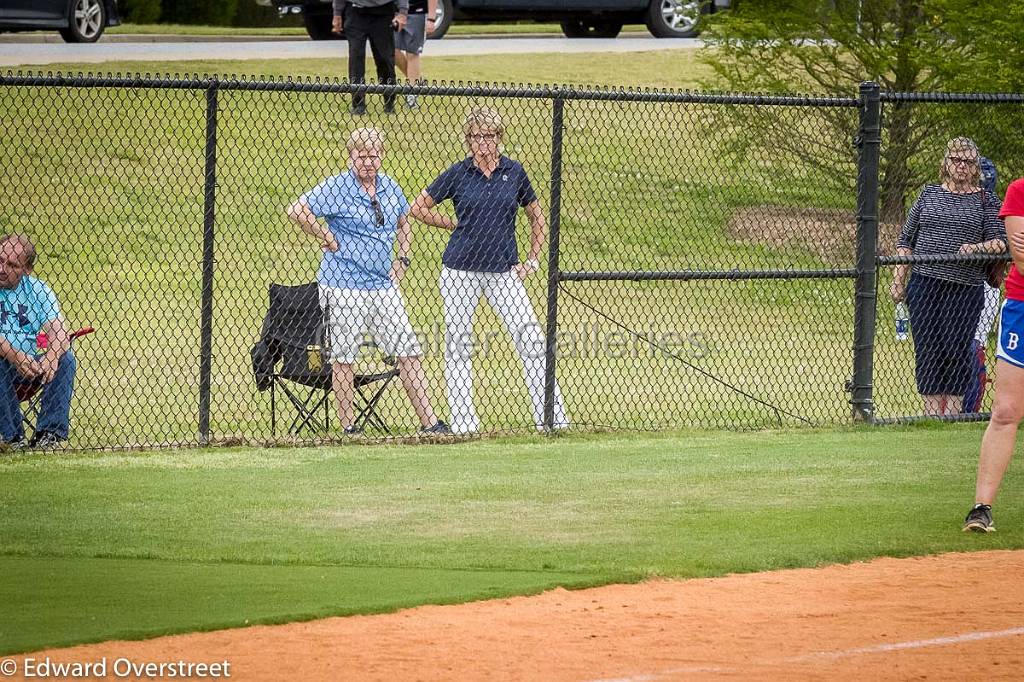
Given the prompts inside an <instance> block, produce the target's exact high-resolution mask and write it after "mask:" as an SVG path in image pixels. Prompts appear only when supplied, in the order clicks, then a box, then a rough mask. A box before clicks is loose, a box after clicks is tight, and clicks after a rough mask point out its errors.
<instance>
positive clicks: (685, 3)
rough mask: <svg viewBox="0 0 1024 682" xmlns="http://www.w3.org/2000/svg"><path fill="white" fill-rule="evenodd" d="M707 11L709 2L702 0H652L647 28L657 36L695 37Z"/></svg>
mask: <svg viewBox="0 0 1024 682" xmlns="http://www.w3.org/2000/svg"><path fill="white" fill-rule="evenodd" d="M705 12H707V3H704V2H701V1H700V0H695V1H693V2H691V1H689V0H651V4H650V6H649V7H648V8H647V30H648V31H650V32H651V34H652V35H654V37H656V38H694V37H696V35H697V34H698V33H700V24H701V18H702V17H703V15H704V13H705Z"/></svg>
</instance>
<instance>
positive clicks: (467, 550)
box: [0, 425, 1024, 653]
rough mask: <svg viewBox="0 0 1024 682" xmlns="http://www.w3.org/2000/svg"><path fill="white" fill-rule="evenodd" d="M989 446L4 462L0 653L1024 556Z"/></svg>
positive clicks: (234, 453) (703, 441)
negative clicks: (985, 506) (969, 512)
mask: <svg viewBox="0 0 1024 682" xmlns="http://www.w3.org/2000/svg"><path fill="white" fill-rule="evenodd" d="M980 436H981V429H980V427H978V426H976V425H967V426H962V425H961V426H957V427H951V426H944V427H942V426H939V427H936V426H926V427H916V428H894V429H873V428H864V429H839V430H834V431H826V430H802V431H775V432H759V433H743V434H729V433H722V432H699V431H693V432H682V433H666V434H661V435H642V436H614V435H607V434H606V435H593V436H570V437H566V438H561V439H558V440H556V441H554V442H552V441H549V440H545V439H540V438H517V439H498V440H492V441H480V442H472V443H461V444H455V445H450V446H439V445H434V446H428V445H424V446H401V447H394V446H391V447H389V446H366V447H345V448H334V449H329V448H317V449H288V450H281V449H278V450H258V449H247V450H205V451H185V452H164V453H138V454H80V455H70V456H67V455H65V456H59V455H45V456H22V457H17V458H8V459H4V460H0V504H2V506H3V509H4V515H3V518H2V519H0V538H3V543H2V549H0V571H2V573H3V575H4V580H3V583H2V586H0V601H2V603H3V604H4V605H5V609H4V613H5V616H4V618H3V621H2V623H0V653H9V652H13V651H25V650H32V649H38V648H41V647H46V646H56V645H62V644H71V643H74V642H83V641H96V640H103V639H110V638H115V637H116V638H121V637H127V638H139V637H148V636H153V635H157V634H161V633H167V632H181V631H191V630H197V629H210V628H215V627H229V626H240V625H243V624H246V623H256V622H280V621H286V620H293V619H299V618H309V617H315V616H324V615H329V614H349V613H367V612H379V611H388V610H393V609H396V608H400V607H404V606H410V605H414V604H420V603H446V602H459V601H466V600H472V599H479V598H484V597H494V596H500V595H508V594H517V593H531V592H535V591H539V590H542V589H547V588H551V587H553V586H556V585H564V586H569V587H573V586H583V585H592V584H598V583H605V582H613V581H633V580H639V579H642V578H645V577H649V576H669V577H680V578H686V577H694V576H715V575H722V574H727V573H733V572H745V571H760V570H769V569H778V568H787V567H797V566H815V565H819V564H825V563H831V562H849V561H857V560H862V559H868V558H871V557H875V556H880V555H888V556H910V555H921V554H930V553H935V552H944V551H961V550H973V549H979V548H986V549H992V548H1019V547H1021V546H1024V511H1022V509H1021V508H1020V505H1017V504H1014V503H1013V502H1012V501H1013V500H1016V499H1019V498H1020V496H1021V494H1022V493H1024V478H1022V477H1021V475H1020V468H1019V467H1013V468H1011V470H1010V472H1009V474H1008V477H1007V479H1006V482H1005V485H1004V489H1003V491H1002V499H1005V500H1007V501H1008V502H1007V504H1006V505H1005V506H998V507H997V509H996V511H997V524H998V527H999V529H1000V530H999V532H998V533H996V534H994V535H990V536H977V535H964V534H962V533H961V532H960V530H959V522H960V519H961V516H962V514H963V513H964V512H965V511H966V507H967V505H968V504H969V502H970V500H971V495H972V491H973V474H974V468H975V464H976V461H977V449H978V443H979V440H980Z"/></svg>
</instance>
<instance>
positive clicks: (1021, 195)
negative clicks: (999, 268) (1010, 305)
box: [999, 178, 1024, 301]
mask: <svg viewBox="0 0 1024 682" xmlns="http://www.w3.org/2000/svg"><path fill="white" fill-rule="evenodd" d="M1007 216H1021V217H1024V178H1020V179H1018V180H1014V181H1013V182H1011V183H1010V186H1009V187H1007V188H1006V199H1005V200H1004V201H1003V209H1002V210H1001V211H999V217H1000V218H1004V219H1005V218H1006V217H1007ZM1006 298H1008V299H1010V300H1011V301H1024V276H1022V275H1021V274H1020V271H1019V270H1018V269H1017V266H1016V265H1013V266H1011V267H1010V274H1009V275H1008V276H1007V278H1006Z"/></svg>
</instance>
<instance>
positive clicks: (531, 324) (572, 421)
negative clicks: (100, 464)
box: [0, 74, 1024, 448]
mask: <svg viewBox="0 0 1024 682" xmlns="http://www.w3.org/2000/svg"><path fill="white" fill-rule="evenodd" d="M389 89H390V90H391V91H397V93H398V95H399V97H398V103H399V106H398V107H397V110H396V111H395V112H394V113H389V112H386V111H385V110H384V107H383V103H382V98H381V95H382V94H383V93H385V92H388V91H389ZM356 91H358V92H366V93H368V94H369V96H368V101H369V108H368V111H367V113H366V114H365V115H363V116H353V115H352V114H351V113H350V111H349V107H350V98H351V95H352V94H353V92H356ZM412 94H415V95H417V96H418V101H417V105H418V106H417V108H409V107H407V106H403V105H404V103H405V96H406V95H412ZM910 104H913V106H914V107H915V111H923V110H926V109H928V108H929V107H932V108H934V109H935V111H934V114H929V115H932V116H933V118H934V120H936V121H946V122H947V123H948V122H949V121H950V120H956V121H959V122H960V123H962V125H960V126H953V127H956V128H957V130H962V134H967V135H972V136H974V137H976V138H977V139H978V140H979V142H981V141H983V140H985V139H986V138H985V135H984V134H982V132H981V131H982V130H983V129H985V126H986V122H989V123H991V121H992V120H994V119H998V120H999V121H1000V125H1010V124H1013V123H1016V122H1018V121H1019V118H1020V115H1021V107H1020V104H1021V100H1020V99H1019V98H1011V97H1004V98H989V99H985V98H975V99H973V100H969V101H968V100H965V101H964V102H959V101H954V100H951V99H949V98H945V99H943V98H935V101H930V100H927V98H923V100H922V101H913V102H910V101H908V100H906V99H903V98H900V97H898V96H895V95H888V94H882V93H879V92H878V91H877V88H872V87H871V86H869V85H865V86H864V87H863V88H862V92H861V93H860V96H859V97H851V98H818V97H771V96H757V95H728V96H727V95H698V94H690V93H670V92H669V93H666V92H644V91H628V92H627V91H617V90H602V89H591V90H588V89H567V88H541V87H537V88H534V87H504V86H502V87H491V86H461V85H460V86H448V85H436V86H424V87H418V88H410V87H397V86H378V85H363V86H351V85H348V84H341V83H334V82H308V81H307V82H293V81H273V80H269V81H268V80H218V79H211V78H198V77H195V78H173V79H171V78H164V79H160V78H150V77H139V76H131V77H120V76H114V77H109V76H108V77H92V76H89V77H81V76H79V77H62V76H47V77H42V76H21V75H17V76H15V75H10V74H9V75H7V76H5V77H0V111H3V112H4V113H3V114H0V116H2V120H3V125H2V126H0V137H2V143H3V145H4V148H5V150H7V152H6V154H5V157H4V161H3V163H4V165H5V168H4V173H3V176H4V178H5V183H4V188H3V190H2V193H0V197H2V199H0V221H2V225H0V228H2V231H3V232H4V233H9V234H21V235H27V236H28V237H29V238H30V239H31V240H32V242H34V244H35V248H36V250H37V253H38V256H37V259H36V263H35V268H34V272H33V273H32V274H33V275H34V276H35V277H37V278H38V279H39V280H41V281H44V282H46V283H48V284H49V286H50V287H52V289H53V291H54V293H55V295H56V298H57V299H58V300H59V303H60V309H61V311H62V314H63V318H64V319H65V320H66V326H67V327H68V329H69V330H74V329H78V328H80V327H93V328H95V330H96V332H95V334H90V335H88V336H83V337H81V338H79V339H77V340H76V341H75V342H74V354H75V356H76V358H77V368H78V369H77V374H76V376H75V382H74V396H73V399H72V404H71V430H70V439H69V441H68V443H69V444H70V446H72V447H81V448H98V447H133V446H147V447H148V446H160V445H185V444H195V443H200V444H205V443H241V442H249V443H262V442H300V441H301V442H307V441H315V440H321V439H338V438H347V437H348V435H347V434H345V427H349V430H350V431H360V432H362V433H363V434H365V435H367V436H370V437H376V436H381V437H389V436H390V437H401V436H412V435H417V434H420V433H422V431H421V430H422V429H428V430H429V431H430V432H431V433H432V434H436V433H437V432H438V431H442V432H443V431H445V430H447V429H449V428H450V429H452V430H454V431H455V432H457V433H472V432H515V431H520V432H522V431H533V430H537V429H549V430H550V429H559V428H564V427H568V428H574V429H594V428H612V429H667V428H674V427H681V426H691V425H695V426H711V427H740V428H753V427H763V426H774V425H783V426H788V425H800V424H815V425H818V424H836V423H848V422H849V421H850V420H851V419H867V420H871V421H884V420H886V419H900V418H907V417H911V416H914V415H918V414H920V413H921V412H922V410H923V409H924V408H923V407H922V405H921V400H920V396H919V395H918V394H917V391H916V390H915V384H914V366H915V361H914V354H913V349H912V346H913V345H914V344H913V342H905V341H901V340H896V339H895V336H894V333H893V325H894V323H893V320H894V316H895V309H894V306H893V304H892V302H891V299H890V298H889V296H888V290H889V286H890V282H891V279H892V276H891V275H892V266H893V264H894V263H896V262H897V261H898V260H899V258H900V257H899V256H897V255H896V252H895V241H894V240H895V236H896V234H897V233H898V225H897V222H898V221H897V222H894V219H895V218H894V216H897V213H898V211H895V210H888V213H887V212H886V211H887V208H886V207H888V206H896V205H898V206H900V207H901V210H902V211H905V210H906V208H907V207H908V205H909V203H908V202H909V201H910V200H912V199H913V196H912V193H911V192H910V191H909V190H910V189H911V186H912V185H913V187H912V189H913V191H914V192H916V191H917V189H918V188H919V187H920V178H921V177H923V176H924V175H925V174H926V173H925V169H926V168H933V169H934V168H937V167H938V163H939V161H940V160H941V156H942V151H943V149H944V145H945V142H946V139H947V138H946V137H944V135H945V132H946V130H948V129H949V128H950V126H949V125H945V124H944V125H939V124H936V125H935V126H934V130H930V131H929V132H928V134H926V135H923V138H924V141H923V143H921V145H920V148H919V149H917V150H916V151H915V152H914V153H913V154H909V155H907V158H906V159H903V161H900V160H899V159H896V160H894V159H893V158H892V157H891V156H887V155H886V149H887V147H886V145H887V144H889V141H890V137H891V135H892V131H891V130H890V127H891V125H892V124H891V122H892V121H896V120H898V119H899V117H898V116H890V115H889V109H887V108H895V107H907V106H909V105H910ZM951 111H955V112H959V113H958V114H957V116H958V118H957V117H954V119H950V112H951ZM470 112H476V113H475V118H472V119H471V120H469V121H468V124H467V114H469V113H470ZM918 115H920V114H918ZM367 128H372V129H374V130H375V131H377V132H376V133H375V132H372V131H366V130H361V129H367ZM1018 129H1019V128H1018ZM360 130H361V132H360ZM916 130H921V128H920V127H918V128H916ZM378 134H379V136H378ZM381 139H382V140H383V144H380V143H379V142H380V140H381ZM897 142H898V140H897ZM983 146H984V145H983ZM1002 149H1003V148H1000V147H997V146H996V145H995V143H994V142H993V144H992V151H991V152H989V151H988V150H987V149H983V150H982V151H983V153H986V154H988V155H989V156H990V157H992V158H993V159H994V160H995V161H996V162H997V164H998V165H999V167H1000V187H1001V188H1005V185H1006V183H1007V182H1008V181H1009V180H1010V179H1012V177H1013V174H1015V173H1019V172H1020V171H1021V170H1024V169H1021V168H1020V165H1019V161H1018V160H1019V159H1020V158H1024V157H1019V156H1012V151H1013V150H1012V149H1010V148H1009V147H1006V148H1005V149H1006V152H1007V153H1006V154H1005V155H1001V151H1002ZM499 152H500V155H499ZM492 162H493V163H492ZM350 164H352V165H350ZM492 166H493V167H492ZM917 166H920V168H918V167H917ZM897 170H899V172H903V173H904V174H905V175H906V177H905V178H904V179H903V181H902V184H901V183H900V182H895V181H894V178H895V177H896V172H897ZM371 171H372V172H371ZM915 173H916V174H915ZM374 174H376V175H374ZM388 179H390V180H388ZM930 181H932V182H936V181H937V177H936V178H935V179H932V180H930ZM915 183H916V184H915ZM894 187H895V189H893V188H894ZM903 190H906V191H903ZM893 191H897V192H899V191H903V194H904V195H905V196H903V198H902V199H901V200H900V202H895V203H893V202H892V201H891V200H890V198H889V197H890V194H891V193H892V192H893ZM887 201H888V202H889V203H886V202H887ZM879 205H881V206H882V209H881V211H882V212H881V214H880V213H879V208H878V207H879ZM403 216H408V217H407V218H405V217H403ZM899 217H900V219H902V216H899ZM430 223H434V225H431V224H430ZM453 228H454V229H453ZM335 247H336V248H337V250H336V251H335V250H334V249H335ZM998 257H999V256H991V257H989V256H967V257H965V258H967V259H970V258H975V259H981V260H985V259H986V258H998ZM406 258H407V259H408V265H407V266H406V265H404V264H403V263H404V259H406ZM893 258H895V259H896V260H893ZM909 258H910V261H913V258H914V256H910V257H909ZM15 265H17V263H15ZM395 280H400V284H399V285H398V286H397V287H393V286H392V282H394V281H395ZM0 284H2V282H0ZM275 285H284V286H281V287H278V286H275ZM303 285H306V286H303ZM395 292H400V294H399V295H398V296H396V295H395ZM3 293H4V292H3V291H0V294H3ZM325 302H326V303H327V304H328V305H327V308H326V309H324V308H323V307H322V304H323V303H325ZM43 317H47V316H46V315H43ZM12 319H13V318H12ZM11 324H20V323H18V322H17V321H14V322H11ZM4 325H5V333H7V332H11V333H12V334H15V333H24V329H22V328H20V327H19V328H15V327H9V326H7V325H8V320H7V316H6V315H5V316H4ZM30 327H31V325H30ZM912 330H913V325H911V332H910V333H911V334H912V333H913V331H912ZM989 345H991V344H989ZM989 350H990V351H991V349H989ZM26 352H28V351H26ZM5 357H7V356H5ZM7 364H8V365H11V369H12V371H11V372H8V375H9V379H10V382H11V384H12V386H13V385H20V384H21V383H25V377H24V376H19V375H18V374H15V373H13V371H14V369H15V368H14V365H13V364H12V361H11V360H10V359H8V360H7ZM4 388H5V387H4V386H0V389H4ZM261 389H262V390H261ZM332 389H334V390H332ZM44 393H45V391H44ZM336 394H337V395H340V396H341V397H342V400H341V404H340V405H339V403H338V402H337V401H336ZM12 395H13V394H12ZM349 395H351V398H352V408H351V410H349V408H348V407H347V402H348V398H347V397H346V396H349ZM44 398H45V396H44ZM14 400H15V398H14V397H9V398H8V403H7V404H8V407H11V405H10V403H12V402H13V401H14ZM44 402H45V400H44ZM985 404H986V403H984V402H983V403H982V405H983V406H982V407H981V408H978V409H979V410H980V411H982V412H983V411H984V405H985ZM29 405H30V403H26V404H25V406H26V407H28V406H29ZM37 406H38V397H37ZM851 406H852V407H851ZM51 407H52V406H51ZM44 408H45V406H44ZM9 411H10V410H9ZM45 411H46V410H45V409H44V412H45ZM29 414H30V416H31V413H29ZM30 421H31V420H30ZM439 421H440V422H442V423H441V424H438V422H439ZM32 430H33V425H32V424H29V425H27V429H26V431H25V435H26V437H27V436H30V435H31V434H32ZM3 435H4V437H5V438H6V439H8V440H10V439H11V438H12V436H13V435H16V434H12V433H6V432H5V433H4V434H3Z"/></svg>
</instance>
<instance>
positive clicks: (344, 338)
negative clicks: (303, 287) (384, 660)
mask: <svg viewBox="0 0 1024 682" xmlns="http://www.w3.org/2000/svg"><path fill="white" fill-rule="evenodd" d="M320 305H322V306H324V307H325V308H326V309H327V338H328V344H329V346H330V351H331V352H330V359H331V362H340V363H342V364H345V365H351V364H352V363H354V362H355V361H356V358H358V357H359V347H360V346H361V345H362V343H363V339H364V336H365V335H366V334H369V335H371V336H372V337H373V340H374V341H375V342H376V344H377V346H378V347H379V348H380V349H381V350H382V351H384V353H386V354H387V355H393V356H395V357H396V358H407V357H418V356H420V355H422V354H423V350H422V349H421V348H420V342H419V339H417V338H416V332H415V331H414V330H413V328H412V324H411V323H410V322H409V315H408V314H407V313H406V312H405V301H403V300H402V294H401V292H400V291H399V290H398V288H397V287H391V288H390V289H374V290H371V291H367V290H363V289H340V288H337V287H328V286H324V285H322V284H321V285H320Z"/></svg>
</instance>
